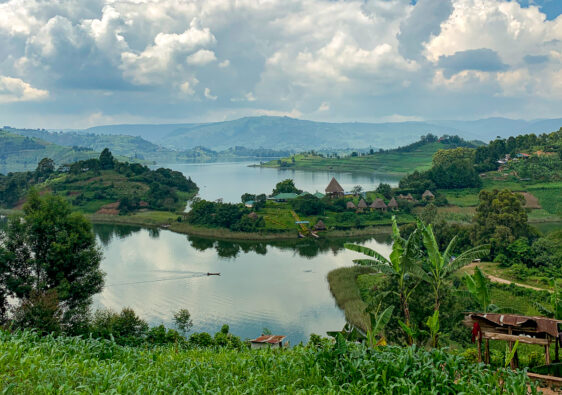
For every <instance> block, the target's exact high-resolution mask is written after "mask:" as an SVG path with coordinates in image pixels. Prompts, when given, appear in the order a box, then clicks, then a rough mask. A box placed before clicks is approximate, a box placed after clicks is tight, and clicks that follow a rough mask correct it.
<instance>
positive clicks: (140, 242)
mask: <svg viewBox="0 0 562 395" xmlns="http://www.w3.org/2000/svg"><path fill="white" fill-rule="evenodd" d="M94 229H95V232H96V235H97V237H98V240H99V241H100V245H101V246H102V248H103V253H104V259H103V263H102V268H103V270H104V271H105V272H106V273H107V276H106V286H105V288H104V290H103V292H102V293H101V294H99V295H96V297H95V305H96V306H97V307H105V308H111V309H113V310H116V311H119V310H120V309H121V308H122V307H126V306H129V307H132V308H133V309H134V310H135V311H136V312H137V313H139V314H140V316H142V317H143V318H144V319H146V320H147V321H148V322H149V323H150V324H152V325H156V324H160V323H164V324H165V325H167V326H172V321H171V318H172V315H173V313H174V312H175V311H177V310H179V309H181V308H187V309H189V311H190V312H191V314H192V317H193V321H194V328H193V330H194V331H206V332H210V333H211V334H213V333H215V332H216V331H218V330H219V329H220V327H221V326H222V324H225V323H227V324H229V325H230V328H231V332H232V333H234V334H236V335H238V336H241V337H242V338H253V337H255V336H258V335H260V334H261V332H262V329H263V328H268V329H270V330H271V331H272V333H274V334H284V335H287V336H288V340H289V341H290V343H291V344H297V343H299V342H301V341H306V340H307V339H308V337H309V335H310V334H311V333H318V334H322V335H325V334H326V331H329V330H339V329H341V328H342V327H343V325H344V323H345V319H344V314H343V312H342V311H341V310H340V309H339V308H338V307H337V306H336V304H335V301H334V298H333V297H332V294H331V293H330V290H329V287H328V282H327V279H326V275H327V274H328V272H330V271H331V270H333V269H335V268H338V267H342V266H350V265H352V264H353V263H352V262H351V261H352V259H353V258H354V257H357V253H354V252H351V251H348V250H345V249H344V248H343V243H344V240H340V241H327V240H319V241H317V240H299V241H285V242H273V243H271V242H243V243H235V242H226V241H216V240H209V239H203V238H198V237H191V236H186V235H180V234H176V233H173V232H170V231H167V230H149V229H142V228H138V227H124V226H115V225H96V226H95V227H94ZM360 242H361V243H362V244H365V245H367V246H369V247H371V248H375V249H376V250H378V251H381V252H383V253H384V255H388V253H389V252H390V240H389V237H388V236H384V235H383V236H379V237H377V238H372V239H368V240H362V241H360ZM208 272H220V273H221V275H220V276H207V273H208Z"/></svg>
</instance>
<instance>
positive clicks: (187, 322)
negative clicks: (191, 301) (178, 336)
mask: <svg viewBox="0 0 562 395" xmlns="http://www.w3.org/2000/svg"><path fill="white" fill-rule="evenodd" d="M174 322H175V324H176V327H177V328H178V330H179V331H180V332H181V333H183V335H184V336H185V335H187V333H188V332H189V330H190V329H191V327H192V326H193V321H192V320H191V314H190V313H189V310H188V309H180V310H179V311H177V312H176V313H175V314H174ZM227 332H228V331H227Z"/></svg>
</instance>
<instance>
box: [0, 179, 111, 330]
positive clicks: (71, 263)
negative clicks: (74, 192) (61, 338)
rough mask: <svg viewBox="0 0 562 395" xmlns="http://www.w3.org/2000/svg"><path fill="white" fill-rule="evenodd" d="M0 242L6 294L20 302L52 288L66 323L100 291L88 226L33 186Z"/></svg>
mask: <svg viewBox="0 0 562 395" xmlns="http://www.w3.org/2000/svg"><path fill="white" fill-rule="evenodd" d="M0 242H1V245H2V247H0V256H1V260H2V262H4V266H5V271H6V273H5V275H4V279H5V284H4V285H3V286H4V287H5V288H6V290H7V292H8V294H9V295H10V296H12V297H15V298H17V299H19V300H20V301H22V302H23V301H29V300H31V299H30V298H31V296H32V295H33V294H35V295H42V294H44V293H46V292H48V291H50V290H55V291H56V296H57V298H58V301H59V304H60V307H61V309H62V312H63V316H62V317H63V318H62V319H63V322H64V323H65V324H66V325H72V324H73V323H74V322H75V320H76V318H77V317H79V316H80V315H81V314H84V312H85V311H86V310H87V309H88V307H89V306H90V304H91V301H92V296H93V295H94V294H96V293H98V292H100V291H101V290H102V287H103V276H104V274H103V272H102V271H101V270H100V262H101V257H102V256H101V252H100V250H99V248H98V247H97V245H96V239H95V235H94V233H93V231H92V226H91V224H90V223H89V222H88V221H87V220H86V218H85V217H84V216H83V215H82V214H79V213H72V212H71V209H70V205H69V203H67V202H66V200H64V199H63V198H61V197H58V196H52V195H47V196H46V197H40V196H39V194H38V193H37V192H36V191H34V190H33V191H32V192H31V193H30V194H29V195H28V199H27V203H26V204H25V206H24V216H23V218H20V217H13V218H11V219H10V221H9V223H8V227H7V230H6V232H5V233H4V234H2V236H1V238H0Z"/></svg>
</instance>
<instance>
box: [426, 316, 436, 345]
mask: <svg viewBox="0 0 562 395" xmlns="http://www.w3.org/2000/svg"><path fill="white" fill-rule="evenodd" d="M425 324H426V325H427V327H428V328H429V334H430V335H431V346H432V347H433V348H435V347H437V342H438V339H439V310H435V311H434V312H433V315H432V316H429V317H428V319H427V321H426V323H425Z"/></svg>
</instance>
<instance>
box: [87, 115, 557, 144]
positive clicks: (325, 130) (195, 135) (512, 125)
mask: <svg viewBox="0 0 562 395" xmlns="http://www.w3.org/2000/svg"><path fill="white" fill-rule="evenodd" d="M560 127H562V118H558V119H542V120H532V121H525V120H514V119H507V118H487V119H479V120H475V121H426V122H387V123H359V122H348V123H328V122H314V121H306V120H300V119H294V118H288V117H270V116H261V117H246V118H240V119H237V120H234V121H225V122H213V123H198V124H195V123H193V124H163V125H147V124H139V125H107V126H96V127H93V128H89V129H86V130H85V131H83V132H82V133H94V134H122V135H131V136H139V137H142V138H143V139H146V140H148V141H150V142H152V143H155V144H158V145H161V146H163V147H166V148H170V149H173V150H187V149H191V148H195V147H206V148H209V149H212V150H225V149H228V148H231V147H236V146H242V147H246V148H268V149H277V150H293V151H301V150H310V149H315V150H321V149H332V148H333V149H347V148H366V147H376V148H393V147H397V146H401V145H405V144H408V143H411V142H414V141H417V140H418V139H419V137H420V136H421V135H425V134H427V133H432V134H435V135H444V134H449V135H458V136H461V137H463V138H465V139H468V140H481V141H484V142H488V141H490V140H492V139H495V138H496V136H500V137H508V136H514V135H518V134H521V133H536V134H540V133H546V132H552V131H556V130H558V129H559V128H560Z"/></svg>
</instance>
